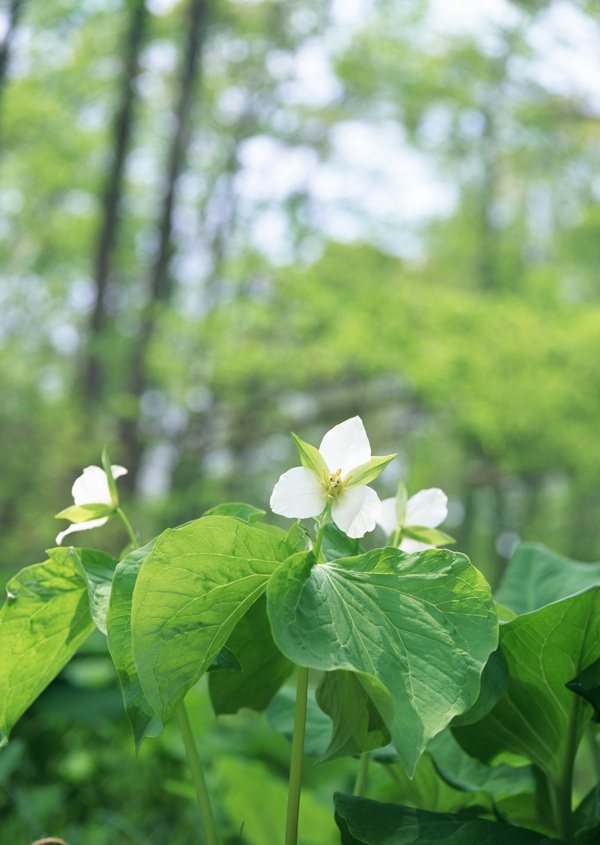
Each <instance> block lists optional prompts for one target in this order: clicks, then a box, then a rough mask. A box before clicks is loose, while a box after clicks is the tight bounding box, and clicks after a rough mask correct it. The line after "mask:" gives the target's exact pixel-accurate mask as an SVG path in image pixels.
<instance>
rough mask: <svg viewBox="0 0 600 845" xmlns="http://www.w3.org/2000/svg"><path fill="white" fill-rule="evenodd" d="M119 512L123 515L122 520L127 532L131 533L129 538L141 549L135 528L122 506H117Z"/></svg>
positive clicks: (134, 546)
mask: <svg viewBox="0 0 600 845" xmlns="http://www.w3.org/2000/svg"><path fill="white" fill-rule="evenodd" d="M117 513H118V515H119V516H120V517H121V522H122V523H123V525H124V526H125V529H126V531H127V533H128V534H129V539H130V540H131V543H132V545H133V548H134V549H139V547H140V544H139V543H138V541H137V537H136V536H135V533H134V531H133V528H132V527H131V523H130V522H129V520H128V519H127V517H126V516H125V513H124V512H123V510H122V508H117Z"/></svg>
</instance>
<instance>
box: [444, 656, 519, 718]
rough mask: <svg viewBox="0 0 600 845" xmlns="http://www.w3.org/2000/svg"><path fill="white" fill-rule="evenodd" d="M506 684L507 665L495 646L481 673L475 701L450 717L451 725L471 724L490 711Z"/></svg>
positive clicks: (504, 689)
mask: <svg viewBox="0 0 600 845" xmlns="http://www.w3.org/2000/svg"><path fill="white" fill-rule="evenodd" d="M507 686H508V666H507V664H506V658H505V657H504V655H503V654H502V649H500V648H497V649H496V651H493V652H492V653H491V654H490V658H489V660H488V662H487V663H486V664H485V668H484V670H483V672H482V673H481V687H480V690H479V696H478V697H477V701H476V702H475V704H473V706H472V707H469V709H468V710H467V711H466V712H465V713H459V714H458V716H455V717H454V719H452V725H453V726H454V725H471V724H473V722H478V721H479V720H480V719H483V717H484V716H485V715H486V714H487V713H489V712H490V710H491V709H492V707H493V706H494V705H495V704H496V702H497V701H498V700H499V698H500V697H501V696H502V695H503V694H504V692H505V691H506V687H507Z"/></svg>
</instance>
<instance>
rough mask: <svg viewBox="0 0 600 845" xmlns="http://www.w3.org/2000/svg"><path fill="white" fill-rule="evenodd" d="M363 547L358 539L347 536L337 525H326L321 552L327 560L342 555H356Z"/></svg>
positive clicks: (335, 558)
mask: <svg viewBox="0 0 600 845" xmlns="http://www.w3.org/2000/svg"><path fill="white" fill-rule="evenodd" d="M362 551H363V549H362V548H361V545H360V543H359V541H358V540H353V539H352V538H351V537H348V536H346V534H344V532H343V531H342V530H341V529H339V528H338V527H337V525H331V524H329V525H326V526H325V530H324V532H323V540H322V542H321V554H322V555H323V557H324V558H325V560H326V561H332V560H338V559H339V558H342V557H355V556H356V555H359V554H360V553H361V552H362Z"/></svg>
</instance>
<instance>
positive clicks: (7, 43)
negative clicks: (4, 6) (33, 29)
mask: <svg viewBox="0 0 600 845" xmlns="http://www.w3.org/2000/svg"><path fill="white" fill-rule="evenodd" d="M24 5H25V2H24V0H11V3H10V6H9V7H8V11H7V18H8V21H7V27H6V33H5V35H4V38H3V39H2V41H1V42H0V98H1V97H2V93H3V91H4V87H5V85H6V80H7V71H8V60H9V58H10V48H11V45H12V40H13V38H14V34H15V30H16V28H17V24H18V23H19V18H20V17H21V12H22V11H23V6H24Z"/></svg>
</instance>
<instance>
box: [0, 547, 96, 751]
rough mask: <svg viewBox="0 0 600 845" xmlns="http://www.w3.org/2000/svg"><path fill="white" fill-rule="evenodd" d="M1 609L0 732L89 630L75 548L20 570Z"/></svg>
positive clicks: (54, 552) (7, 728) (51, 554)
mask: <svg viewBox="0 0 600 845" xmlns="http://www.w3.org/2000/svg"><path fill="white" fill-rule="evenodd" d="M7 596H8V597H7V600H6V602H5V604H4V605H3V607H2V609H1V610H0V625H1V632H2V662H1V664H0V729H1V730H2V731H3V732H4V734H5V735H6V736H7V737H8V734H9V733H10V731H11V729H12V727H13V726H14V724H15V722H16V721H17V720H18V719H19V717H20V716H22V715H23V713H24V712H25V710H27V708H28V707H29V706H30V705H31V704H32V702H34V701H35V699H36V698H37V697H38V695H39V694H40V693H41V692H42V690H43V689H45V688H46V687H47V686H48V684H49V683H50V681H51V680H52V679H53V678H54V677H56V675H57V674H58V673H59V672H60V670H61V669H62V668H63V666H64V665H65V664H66V663H67V662H68V661H69V660H70V659H71V657H73V655H74V654H75V652H76V651H77V649H78V648H79V646H80V645H81V644H82V643H83V642H84V640H86V639H87V637H88V636H89V635H90V634H91V632H92V631H93V629H94V623H93V621H92V618H91V616H90V610H89V600H88V586H87V584H86V580H85V578H84V576H83V575H82V572H81V565H80V562H79V559H78V555H77V552H76V551H75V550H74V549H52V550H51V551H50V552H49V559H48V560H47V561H45V562H44V563H38V564H36V565H34V566H29V567H27V568H26V569H23V570H22V571H21V572H20V573H19V574H18V575H16V576H15V577H14V578H12V579H11V580H10V581H9V582H8V585H7Z"/></svg>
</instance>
